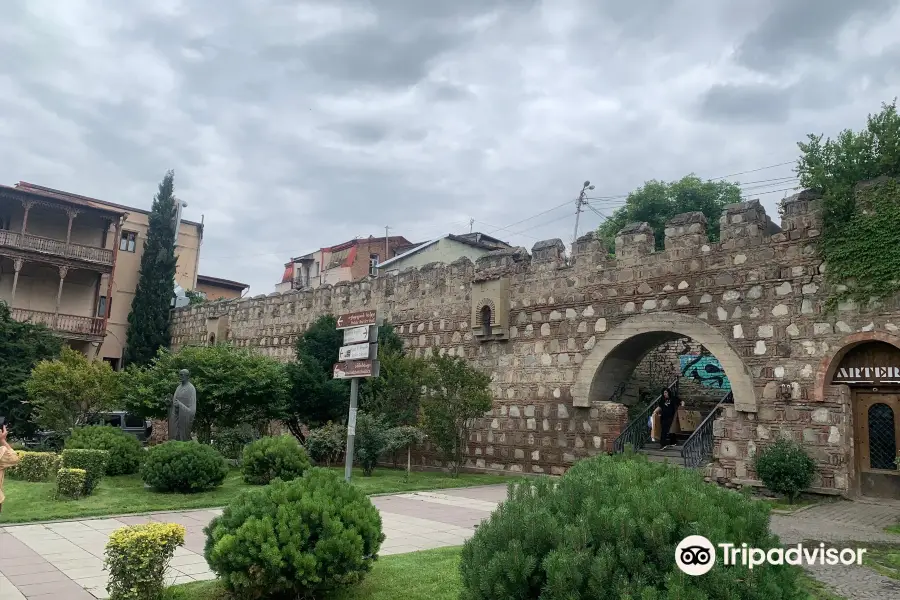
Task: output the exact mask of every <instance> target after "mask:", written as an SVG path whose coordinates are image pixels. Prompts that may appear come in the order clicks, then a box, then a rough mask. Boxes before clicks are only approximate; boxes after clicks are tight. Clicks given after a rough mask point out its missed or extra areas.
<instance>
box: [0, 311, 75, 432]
mask: <svg viewBox="0 0 900 600" xmlns="http://www.w3.org/2000/svg"><path fill="white" fill-rule="evenodd" d="M61 349H62V340H61V339H60V338H59V337H57V336H55V335H53V332H52V331H50V329H48V328H47V327H46V326H45V325H35V324H33V323H20V322H18V321H16V320H14V319H13V318H12V316H11V315H10V311H9V306H8V305H7V304H6V303H5V302H2V301H0V415H3V416H4V417H6V419H7V422H8V423H9V426H10V429H11V430H13V431H15V433H16V435H21V436H28V435H31V434H33V433H34V431H35V428H34V424H33V423H32V422H31V421H30V418H31V405H30V404H29V403H28V402H27V400H28V391H27V390H26V389H25V383H26V382H27V381H28V378H29V377H30V376H31V370H32V369H33V368H34V367H35V365H37V364H38V363H39V362H41V361H42V360H52V359H53V358H56V357H57V356H59V352H60V350H61Z"/></svg>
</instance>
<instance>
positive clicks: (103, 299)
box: [97, 296, 112, 317]
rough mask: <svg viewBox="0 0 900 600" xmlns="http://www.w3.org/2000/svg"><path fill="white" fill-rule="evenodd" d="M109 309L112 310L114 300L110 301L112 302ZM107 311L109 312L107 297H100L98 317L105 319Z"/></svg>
mask: <svg viewBox="0 0 900 600" xmlns="http://www.w3.org/2000/svg"><path fill="white" fill-rule="evenodd" d="M109 308H112V300H110V302H109ZM106 311H107V306H106V296H100V301H99V302H97V316H98V317H105V316H106Z"/></svg>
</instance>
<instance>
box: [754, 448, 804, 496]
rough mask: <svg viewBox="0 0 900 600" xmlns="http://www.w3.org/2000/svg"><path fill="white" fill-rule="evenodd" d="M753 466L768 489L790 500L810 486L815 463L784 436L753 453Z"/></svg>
mask: <svg viewBox="0 0 900 600" xmlns="http://www.w3.org/2000/svg"><path fill="white" fill-rule="evenodd" d="M754 468H755V469H756V474H757V475H759V478H760V479H762V482H763V483H764V484H765V486H766V487H767V488H769V489H770V490H772V491H773V492H775V493H778V494H784V496H785V497H786V498H787V499H788V501H790V502H793V501H794V500H795V499H796V498H797V496H799V495H800V492H802V491H803V490H805V489H806V488H808V487H809V486H810V484H811V483H812V480H813V476H814V475H815V473H816V463H815V462H813V459H811V458H810V457H809V455H808V454H807V453H806V451H805V450H804V449H803V447H802V446H801V445H800V444H798V443H796V442H794V441H792V440H786V439H780V440H778V441H777V442H775V443H774V444H772V445H771V446H769V447H768V448H765V449H763V450H762V451H760V453H759V454H757V455H756V459H755V461H754Z"/></svg>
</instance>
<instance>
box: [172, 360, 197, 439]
mask: <svg viewBox="0 0 900 600" xmlns="http://www.w3.org/2000/svg"><path fill="white" fill-rule="evenodd" d="M178 376H179V377H180V378H181V383H180V384H179V385H178V387H177V388H176V389H175V394H174V395H173V396H172V403H171V406H170V408H169V439H170V440H177V441H179V442H189V441H191V425H193V423H194V415H196V414H197V390H196V388H194V384H193V383H191V374H190V372H189V371H188V370H187V369H182V370H181V371H179V372H178Z"/></svg>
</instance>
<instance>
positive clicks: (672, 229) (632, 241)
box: [174, 190, 821, 315]
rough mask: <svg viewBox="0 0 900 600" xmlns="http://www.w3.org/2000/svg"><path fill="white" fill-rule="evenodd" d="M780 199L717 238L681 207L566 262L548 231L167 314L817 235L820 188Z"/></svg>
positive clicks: (742, 207) (739, 209)
mask: <svg viewBox="0 0 900 600" xmlns="http://www.w3.org/2000/svg"><path fill="white" fill-rule="evenodd" d="M781 205H782V209H781V212H782V219H781V226H780V227H779V226H777V225H775V224H774V223H773V222H772V220H771V219H770V218H769V216H768V215H767V214H766V211H765V208H764V207H763V206H762V204H761V203H760V202H759V200H748V201H746V202H740V203H737V204H732V205H729V206H727V207H725V209H724V210H723V212H722V216H721V217H720V219H719V241H718V242H710V241H709V240H708V236H707V219H706V216H705V215H703V213H700V212H688V213H683V214H680V215H676V216H674V217H672V218H671V219H669V221H667V222H666V225H665V229H664V231H662V232H656V231H654V230H653V228H651V227H650V226H649V225H648V224H647V223H630V224H628V225H626V226H625V227H624V228H622V230H621V231H619V233H618V235H617V236H616V240H615V242H616V254H615V255H610V254H608V252H607V250H606V248H605V246H604V244H603V242H602V240H600V239H599V238H598V237H597V236H596V235H595V234H594V232H589V233H588V234H586V235H583V236H581V237H579V238H578V240H576V243H575V247H574V252H573V256H572V260H571V261H569V260H568V259H567V256H566V250H565V244H564V243H563V242H562V240H560V239H558V238H554V239H549V240H542V241H538V242H536V243H535V244H534V245H533V246H532V248H531V253H530V254H529V253H528V251H527V250H526V249H525V248H522V247H517V248H512V249H508V250H497V251H494V252H490V253H488V254H487V255H485V256H483V257H481V258H479V259H477V261H476V262H475V263H473V262H472V261H471V260H470V259H468V258H461V259H459V260H456V261H454V262H452V263H450V264H445V263H430V264H427V265H423V266H422V267H418V268H416V267H411V268H408V269H405V270H403V271H401V272H399V273H395V274H391V275H382V276H378V277H373V276H370V277H367V278H365V279H363V280H360V281H355V282H341V283H338V284H334V285H325V286H322V287H320V288H317V289H314V290H290V291H286V292H273V293H271V294H267V295H266V294H260V295H257V296H254V297H252V298H244V299H233V300H219V301H216V302H209V303H204V304H199V305H194V306H188V307H184V308H179V309H175V311H174V313H176V314H177V315H183V314H185V313H190V314H198V313H199V314H206V315H216V314H224V313H229V312H233V311H239V310H243V309H251V308H254V307H259V306H266V305H269V304H273V303H274V304H280V303H282V302H291V303H300V304H301V305H305V306H310V307H312V306H318V305H330V304H331V298H332V297H347V296H360V295H362V296H366V297H373V296H374V297H379V298H386V297H387V298H389V297H391V296H392V295H393V294H394V291H395V290H396V289H398V288H400V287H404V288H416V289H420V290H421V289H429V290H431V291H434V290H438V289H441V288H446V287H447V286H458V285H470V284H472V283H475V282H479V281H491V280H496V279H500V278H502V277H509V276H513V277H517V278H518V279H519V280H521V281H526V280H539V279H541V278H543V277H546V276H547V273H548V272H553V271H556V270H559V269H574V271H573V273H574V274H578V273H585V272H591V273H594V272H598V271H607V270H609V271H613V270H616V269H621V268H633V267H661V266H663V265H664V264H665V263H667V262H677V261H682V260H685V259H688V260H689V259H691V258H694V257H701V256H710V255H713V256H715V255H716V254H730V253H731V252H733V251H735V250H738V249H742V248H750V247H753V246H761V245H766V244H768V245H771V246H773V247H776V246H780V245H784V244H790V243H797V242H805V241H808V240H809V239H810V238H816V237H818V236H819V235H820V233H821V196H820V195H818V194H816V193H815V192H813V191H810V190H804V191H802V192H800V193H798V194H794V195H793V196H790V197H788V198H785V199H784V200H783V201H782V203H781ZM660 233H661V234H662V235H663V236H664V241H665V249H664V250H657V249H656V247H655V240H656V236H657V235H658V234H660Z"/></svg>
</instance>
